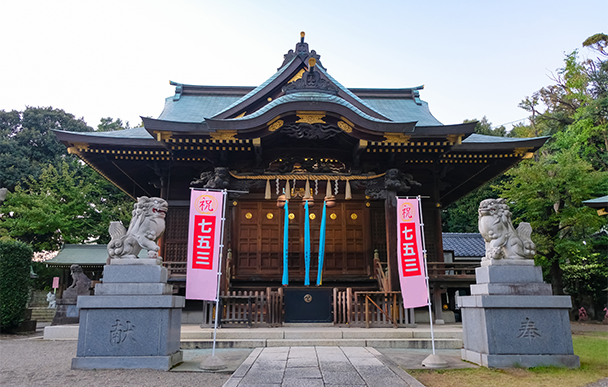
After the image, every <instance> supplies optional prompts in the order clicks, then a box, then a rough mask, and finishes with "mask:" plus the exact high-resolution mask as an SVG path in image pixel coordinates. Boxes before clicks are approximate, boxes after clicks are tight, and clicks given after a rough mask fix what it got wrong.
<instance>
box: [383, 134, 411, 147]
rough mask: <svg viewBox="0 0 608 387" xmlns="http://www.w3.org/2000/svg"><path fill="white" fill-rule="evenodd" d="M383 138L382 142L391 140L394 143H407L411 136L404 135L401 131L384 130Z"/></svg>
mask: <svg viewBox="0 0 608 387" xmlns="http://www.w3.org/2000/svg"><path fill="white" fill-rule="evenodd" d="M384 138H386V140H384V141H383V142H389V143H390V142H392V143H396V144H408V143H409V142H410V138H412V136H408V135H405V134H403V133H388V132H384Z"/></svg>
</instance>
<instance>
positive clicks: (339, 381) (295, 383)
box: [224, 347, 424, 387]
mask: <svg viewBox="0 0 608 387" xmlns="http://www.w3.org/2000/svg"><path fill="white" fill-rule="evenodd" d="M250 386H257V387H260V386H268V387H299V386H302V387H324V386H370V387H375V386H378V387H389V386H390V387H393V386H394V387H398V386H415V387H424V386H423V385H422V384H421V383H420V382H418V381H417V380H416V379H414V378H413V377H411V376H410V375H409V374H408V373H406V372H405V371H403V370H402V369H400V368H399V367H397V366H396V364H395V363H393V362H391V361H388V359H386V358H385V357H384V355H382V354H381V353H380V352H378V351H377V350H375V349H374V348H370V347H365V348H364V347H266V348H256V349H254V350H253V352H252V353H251V354H250V355H249V357H248V358H247V359H246V360H245V361H244V362H243V363H242V364H241V366H240V367H239V368H238V369H237V370H236V371H235V372H234V374H232V376H231V377H230V379H229V380H228V381H227V382H226V384H224V387H250Z"/></svg>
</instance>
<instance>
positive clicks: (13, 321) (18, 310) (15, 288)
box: [0, 241, 33, 330]
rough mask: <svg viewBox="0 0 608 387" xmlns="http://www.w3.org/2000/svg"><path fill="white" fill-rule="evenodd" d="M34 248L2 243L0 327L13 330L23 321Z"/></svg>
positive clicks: (0, 262)
mask: <svg viewBox="0 0 608 387" xmlns="http://www.w3.org/2000/svg"><path fill="white" fill-rule="evenodd" d="M32 256H33V252H32V248H31V247H30V246H28V245H26V244H25V243H23V242H19V241H0V326H1V327H2V329H5V330H11V329H14V328H16V327H18V326H19V324H20V323H21V321H23V313H24V311H25V308H26V306H27V301H28V297H29V282H30V281H29V280H30V278H29V277H30V267H31V261H32Z"/></svg>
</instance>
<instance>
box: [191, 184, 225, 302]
mask: <svg viewBox="0 0 608 387" xmlns="http://www.w3.org/2000/svg"><path fill="white" fill-rule="evenodd" d="M223 205H224V204H223V194H222V193H221V192H212V191H196V190H192V191H191V192H190V221H189V224H188V267H187V269H186V298H187V299H189V300H208V301H214V300H215V299H216V296H217V280H218V278H217V273H218V264H219V252H220V247H219V245H220V243H221V240H220V239H221V231H222V230H221V227H222V208H223Z"/></svg>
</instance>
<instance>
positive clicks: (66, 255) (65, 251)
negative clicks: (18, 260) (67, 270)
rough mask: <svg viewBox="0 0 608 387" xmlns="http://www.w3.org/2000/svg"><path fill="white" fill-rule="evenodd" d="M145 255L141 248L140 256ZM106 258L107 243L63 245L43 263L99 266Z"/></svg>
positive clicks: (104, 262)
mask: <svg viewBox="0 0 608 387" xmlns="http://www.w3.org/2000/svg"><path fill="white" fill-rule="evenodd" d="M146 256H147V252H146V251H145V250H142V251H141V252H140V253H139V257H140V258H144V257H146ZM107 259H108V245H71V244H66V245H63V247H62V248H61V251H59V253H58V254H57V255H56V256H55V257H54V258H53V259H49V260H48V261H45V262H44V263H45V264H47V265H51V266H70V265H74V264H76V265H80V266H100V265H105V264H106V262H107Z"/></svg>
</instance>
